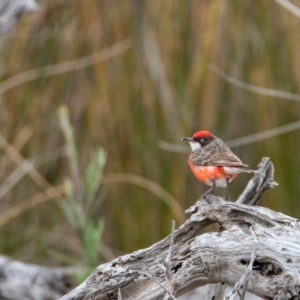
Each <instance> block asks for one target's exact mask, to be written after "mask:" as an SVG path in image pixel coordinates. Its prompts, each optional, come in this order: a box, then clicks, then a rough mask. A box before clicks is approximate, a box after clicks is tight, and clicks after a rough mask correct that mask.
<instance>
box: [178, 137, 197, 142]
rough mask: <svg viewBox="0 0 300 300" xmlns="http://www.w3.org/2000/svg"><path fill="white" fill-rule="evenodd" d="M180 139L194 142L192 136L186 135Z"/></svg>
mask: <svg viewBox="0 0 300 300" xmlns="http://www.w3.org/2000/svg"><path fill="white" fill-rule="evenodd" d="M181 140H182V141H187V142H190V143H192V142H195V141H194V140H193V138H188V137H183V138H181Z"/></svg>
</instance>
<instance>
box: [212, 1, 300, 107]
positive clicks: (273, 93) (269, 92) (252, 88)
mask: <svg viewBox="0 0 300 300" xmlns="http://www.w3.org/2000/svg"><path fill="white" fill-rule="evenodd" d="M275 1H278V0H275ZM279 1H282V0H279ZM209 69H210V70H212V71H213V72H214V73H216V74H217V75H219V76H220V77H221V78H223V79H224V80H225V81H227V82H228V83H230V84H232V85H234V86H236V87H238V88H241V89H244V90H246V91H249V92H252V93H256V94H260V95H264V96H268V97H276V98H283V99H287V100H293V101H297V102H300V95H298V94H294V93H289V92H285V91H279V90H274V89H268V88H263V87H260V86H256V85H253V84H249V83H246V82H244V81H241V80H239V79H236V78H234V77H232V76H229V75H228V74H226V73H225V72H224V71H223V70H221V69H220V68H218V67H217V66H215V65H213V64H210V65H209Z"/></svg>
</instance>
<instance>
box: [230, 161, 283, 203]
mask: <svg viewBox="0 0 300 300" xmlns="http://www.w3.org/2000/svg"><path fill="white" fill-rule="evenodd" d="M276 186H278V183H277V182H275V181H274V165H273V163H272V162H271V161H270V159H269V158H268V157H264V158H263V159H262V161H261V163H260V164H259V165H258V170H257V171H256V172H255V174H254V177H253V178H252V179H251V180H250V181H249V182H248V185H247V187H246V188H245V190H244V191H243V193H242V194H241V195H240V197H239V199H238V200H237V201H236V202H237V203H243V204H248V205H256V204H257V203H258V201H259V199H260V197H261V196H262V194H263V193H264V192H265V191H266V190H268V189H272V188H274V187H276Z"/></svg>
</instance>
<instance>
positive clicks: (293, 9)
mask: <svg viewBox="0 0 300 300" xmlns="http://www.w3.org/2000/svg"><path fill="white" fill-rule="evenodd" d="M275 2H277V3H278V4H280V5H281V6H282V7H284V8H285V9H286V10H288V11H289V12H290V13H292V14H293V15H294V16H296V17H297V18H300V8H299V7H297V6H296V5H295V4H293V3H291V2H290V1H288V0H275Z"/></svg>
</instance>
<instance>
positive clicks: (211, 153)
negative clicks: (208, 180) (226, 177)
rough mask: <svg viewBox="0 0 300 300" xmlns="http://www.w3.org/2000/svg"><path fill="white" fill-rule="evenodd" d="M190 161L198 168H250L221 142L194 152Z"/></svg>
mask: <svg viewBox="0 0 300 300" xmlns="http://www.w3.org/2000/svg"><path fill="white" fill-rule="evenodd" d="M190 159H191V161H192V163H193V164H195V165H196V166H222V167H240V168H246V169H247V168H248V167H249V166H248V165H245V164H243V163H242V162H241V160H240V159H239V158H238V157H237V156H236V155H235V154H233V153H232V152H231V150H230V149H229V148H228V146H227V145H225V144H224V143H223V142H222V141H220V140H219V141H216V142H214V143H211V144H209V145H207V146H206V147H204V148H202V149H199V150H196V151H194V152H193V153H192V154H191V156H190Z"/></svg>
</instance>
